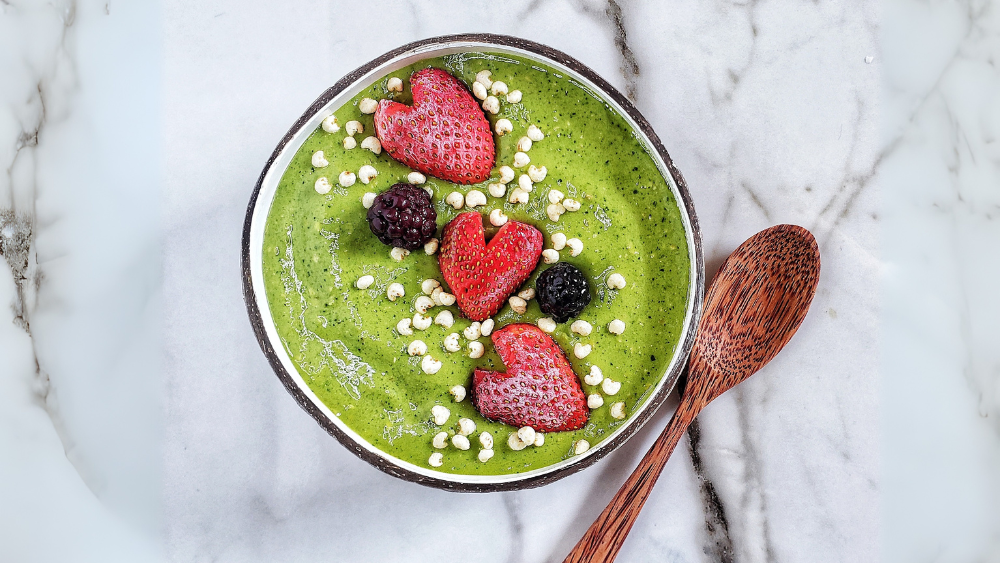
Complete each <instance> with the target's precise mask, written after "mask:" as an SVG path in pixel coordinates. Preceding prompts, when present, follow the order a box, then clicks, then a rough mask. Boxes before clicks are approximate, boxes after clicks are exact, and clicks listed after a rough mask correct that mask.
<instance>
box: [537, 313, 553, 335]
mask: <svg viewBox="0 0 1000 563" xmlns="http://www.w3.org/2000/svg"><path fill="white" fill-rule="evenodd" d="M536 322H537V324H538V328H540V329H542V332H547V333H549V334H551V333H552V332H554V331H555V330H556V326H558V325H556V321H554V320H552V319H550V318H549V317H542V318H540V319H538V321H536Z"/></svg>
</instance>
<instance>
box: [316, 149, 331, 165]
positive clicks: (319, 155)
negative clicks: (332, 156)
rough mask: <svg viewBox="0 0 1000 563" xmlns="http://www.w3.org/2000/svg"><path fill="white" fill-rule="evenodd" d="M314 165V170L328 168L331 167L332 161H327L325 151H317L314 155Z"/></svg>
mask: <svg viewBox="0 0 1000 563" xmlns="http://www.w3.org/2000/svg"><path fill="white" fill-rule="evenodd" d="M312 165H313V167H314V168H326V167H327V166H329V165H330V161H328V160H327V159H326V155H324V154H323V151H316V152H314V153H313V155H312Z"/></svg>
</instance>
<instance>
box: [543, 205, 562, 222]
mask: <svg viewBox="0 0 1000 563" xmlns="http://www.w3.org/2000/svg"><path fill="white" fill-rule="evenodd" d="M563 213H566V208H565V207H563V204H561V203H550V204H549V205H548V206H547V207H546V208H545V214H546V215H548V216H549V220H550V221H558V220H559V218H560V217H562V214H563Z"/></svg>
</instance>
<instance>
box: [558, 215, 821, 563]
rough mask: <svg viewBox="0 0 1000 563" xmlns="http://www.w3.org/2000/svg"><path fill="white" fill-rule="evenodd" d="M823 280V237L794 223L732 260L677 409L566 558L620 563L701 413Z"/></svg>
mask: <svg viewBox="0 0 1000 563" xmlns="http://www.w3.org/2000/svg"><path fill="white" fill-rule="evenodd" d="M818 281H819V247H818V246H817V245H816V239H814V238H813V236H812V234H811V233H810V232H809V231H807V230H806V229H803V228H802V227H797V226H795V225H778V226H776V227H771V228H769V229H765V230H763V231H761V232H759V233H757V234H756V235H754V236H752V237H750V239H748V240H747V241H746V242H744V243H743V244H741V245H740V247H739V248H737V249H736V251H735V252H733V253H732V254H730V255H729V257H728V258H726V260H725V262H723V263H722V266H720V267H719V271H718V273H717V274H715V279H714V280H712V285H711V287H710V288H709V290H708V295H707V296H706V297H705V312H704V315H703V316H702V319H701V324H699V325H698V333H697V335H696V336H695V341H694V347H693V348H692V350H691V358H690V362H689V364H688V372H687V384H686V385H685V387H684V390H683V391H682V395H681V402H680V405H679V406H678V407H677V412H675V413H674V417H673V418H672V419H671V420H670V422H669V423H668V424H667V427H666V428H665V429H664V430H663V433H661V434H660V436H659V438H657V439H656V442H655V443H654V444H653V446H652V447H651V448H650V449H649V451H648V452H646V455H645V457H643V458H642V461H641V462H640V463H639V467H637V468H636V470H635V471H634V472H633V473H632V475H631V476H629V478H628V480H627V481H625V484H624V485H622V487H621V489H619V490H618V492H617V493H616V494H615V497H614V498H613V499H611V503H610V504H608V506H607V508H605V509H604V512H602V513H601V515H600V516H598V517H597V520H595V521H594V523H593V524H591V526H590V528H589V529H588V530H587V533H585V534H584V535H583V537H582V538H581V539H580V541H579V542H577V544H576V546H575V547H574V548H573V551H572V552H570V554H569V556H568V557H566V559H565V562H580V563H583V562H587V563H596V562H610V561H614V559H615V556H617V555H618V550H620V549H621V547H622V544H623V543H624V542H625V538H626V536H628V533H629V530H631V529H632V524H633V523H635V519H636V517H637V516H639V511H640V510H642V505H643V504H644V503H645V502H646V499H647V498H649V493H650V492H651V491H652V490H653V485H654V484H656V479H657V478H658V477H659V476H660V473H661V472H662V471H663V467H664V466H665V465H666V464H667V459H668V458H669V457H670V454H671V453H672V452H673V451H674V447H675V446H676V445H677V442H678V441H680V439H681V436H682V435H683V434H684V432H685V431H686V430H687V428H688V426H690V425H691V422H692V421H693V420H694V417H696V416H697V415H698V413H699V412H701V409H703V408H705V405H707V404H708V403H710V402H711V401H712V400H713V399H715V398H716V397H718V396H719V395H721V394H723V393H725V392H726V391H728V390H729V389H730V388H732V387H733V386H735V385H736V384H737V383H739V382H741V381H743V380H744V379H746V378H748V377H750V375H752V374H753V373H755V372H757V371H758V370H759V369H760V368H762V367H764V365H765V364H767V363H768V362H769V361H771V359H772V358H774V356H775V355H777V353H778V352H779V351H780V350H781V349H782V348H783V347H784V346H785V344H787V343H788V341H789V339H791V338H792V335H793V334H795V331H796V329H798V328H799V324H801V323H802V319H804V318H805V316H806V312H807V311H808V310H809V304H810V303H811V302H812V298H813V295H814V294H815V293H816V283H817V282H818Z"/></svg>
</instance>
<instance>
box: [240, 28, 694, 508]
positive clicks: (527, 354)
mask: <svg viewBox="0 0 1000 563" xmlns="http://www.w3.org/2000/svg"><path fill="white" fill-rule="evenodd" d="M442 132H443V133H442ZM442 135H443V137H442ZM404 239H405V240H404ZM242 267H243V289H244V299H245V301H246V306H247V311H248V313H249V316H250V322H251V324H252V325H253V328H254V331H255V333H256V335H257V340H258V341H259V343H260V346H261V348H262V350H263V351H264V354H265V356H266V357H267V358H268V360H269V362H270V363H271V366H272V367H273V369H274V371H275V373H276V374H277V375H278V377H279V379H280V380H281V382H282V383H283V384H284V386H285V388H286V389H287V390H288V391H289V393H291V395H292V396H293V397H294V398H295V400H296V401H298V403H299V404H300V405H301V406H302V408H303V409H305V410H306V412H308V413H309V414H310V415H312V416H313V418H315V419H316V421H317V422H319V424H320V425H321V426H322V427H323V428H324V429H326V431H327V432H329V433H330V434H331V435H332V436H333V437H335V438H336V439H337V440H338V441H340V442H341V443H342V444H343V445H344V446H345V447H347V448H348V449H350V450H351V451H353V452H354V453H355V454H357V455H358V456H359V457H360V458H362V459H364V460H365V461H367V462H368V463H370V464H372V465H374V466H375V467H377V468H378V469H381V470H382V471H385V472H386V473H389V474H391V475H394V476H397V477H400V478H402V479H406V480H409V481H413V482H416V483H420V484H423V485H428V486H433V487H438V488H442V489H447V490H455V491H474V492H490V491H503V490H514V489H522V488H528V487H537V486H540V485H544V484H547V483H549V482H552V481H554V480H556V479H559V478H562V477H564V476H566V475H569V474H570V473H573V472H576V471H579V470H580V469H583V468H585V467H588V466H589V465H591V464H593V463H594V462H596V461H597V460H598V459H600V458H601V457H603V456H604V455H606V454H608V453H609V452H611V451H613V450H614V449H615V448H617V447H618V446H620V445H621V444H623V443H624V442H625V441H626V440H627V439H628V438H629V437H631V436H632V435H634V434H635V433H636V431H638V430H639V428H641V427H642V425H643V424H644V423H645V422H646V421H647V420H648V419H649V418H650V417H651V416H652V414H653V413H654V412H655V410H656V409H657V407H659V406H660V404H661V403H662V402H663V401H664V399H665V398H666V397H667V396H668V395H669V393H670V392H671V391H672V390H673V388H674V386H675V384H676V383H677V380H678V377H679V376H680V374H681V372H682V371H683V369H684V366H685V364H686V361H687V356H688V353H689V352H690V349H691V345H692V343H693V341H694V332H695V329H696V327H697V324H698V320H699V317H700V314H701V305H702V300H703V297H704V285H705V280H704V265H703V259H702V251H701V236H700V233H699V230H698V223H697V219H696V217H695V213H694V208H693V206H692V203H691V198H690V196H689V194H688V192H687V187H686V185H685V183H684V179H683V178H682V177H681V175H680V173H679V172H678V170H677V169H676V168H675V167H674V166H673V164H672V162H671V160H670V157H669V156H668V155H667V152H666V151H665V150H664V148H663V146H662V145H661V143H660V140H659V138H658V137H657V136H656V134H655V133H654V132H653V131H652V129H651V128H650V126H649V124H648V122H647V121H646V120H645V119H644V118H643V117H642V116H641V115H640V114H639V112H638V111H636V109H635V108H634V107H633V106H632V104H631V103H629V102H628V100H626V99H625V97H624V96H622V95H621V94H620V93H619V92H618V91H617V90H615V89H614V88H613V87H612V86H611V85H610V84H608V83H607V82H606V81H604V80H603V79H601V78H600V77H599V76H597V75H596V74H595V73H594V72H593V71H591V70H590V69H588V68H587V67H585V66H584V65H583V64H581V63H579V62H578V61H576V60H574V59H572V58H570V57H569V56H567V55H565V54H563V53H561V52H558V51H556V50H553V49H551V48H548V47H545V46H543V45H539V44H537V43H532V42H529V41H525V40H522V39H517V38H513V37H507V36H498V35H483V34H475V35H455V36H447V37H438V38H433V39H427V40H424V41H418V42H416V43H411V44H409V45H405V46H403V47H400V48H399V49H396V50H394V51H392V52H389V53H386V54H385V55H382V56H381V57H379V58H377V59H375V60H374V61H372V62H370V63H368V64H366V65H364V66H362V67H361V68H359V69H357V70H355V71H354V72H352V73H350V74H349V75H347V76H346V77H344V78H343V79H342V80H340V81H339V82H338V83H337V84H336V85H334V86H333V87H332V88H330V89H329V90H327V91H326V92H324V93H323V94H322V95H321V96H320V97H319V99H317V100H316V101H315V102H314V103H313V104H312V105H311V106H310V107H309V108H308V109H307V110H306V111H305V113H304V114H303V115H302V117H301V118H299V120H298V121H297V122H296V123H295V124H294V125H293V126H292V128H291V130H289V132H288V133H287V134H286V135H285V137H284V138H283V139H282V140H281V142H280V143H279V144H278V147H277V148H276V149H275V150H274V152H273V153H272V155H271V157H270V159H269V160H268V162H267V164H266V166H265V167H264V170H263V172H262V173H261V176H260V179H259V180H258V182H257V185H256V187H255V189H254V191H253V195H252V197H251V199H250V204H249V207H248V209H247V216H246V221H245V224H244V231H243V254H242Z"/></svg>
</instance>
